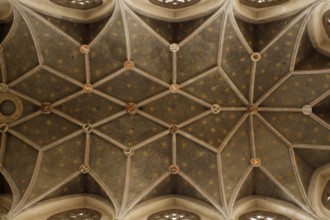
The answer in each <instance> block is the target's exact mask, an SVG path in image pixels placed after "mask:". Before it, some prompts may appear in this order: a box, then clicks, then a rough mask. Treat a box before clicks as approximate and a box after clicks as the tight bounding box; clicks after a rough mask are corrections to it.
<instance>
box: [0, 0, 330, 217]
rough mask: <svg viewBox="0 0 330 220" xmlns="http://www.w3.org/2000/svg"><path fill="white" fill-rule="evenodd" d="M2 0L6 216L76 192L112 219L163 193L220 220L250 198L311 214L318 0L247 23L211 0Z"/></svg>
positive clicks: (325, 152)
mask: <svg viewBox="0 0 330 220" xmlns="http://www.w3.org/2000/svg"><path fill="white" fill-rule="evenodd" d="M9 2H10V4H11V6H12V10H13V17H12V19H8V18H7V19H6V22H4V23H3V24H1V26H0V30H1V32H0V40H1V41H2V43H1V47H0V48H1V49H0V64H1V70H0V73H1V76H2V77H1V78H0V83H1V84H0V90H1V93H0V102H1V109H0V111H1V114H0V124H1V128H0V131H1V148H0V164H1V168H2V169H1V173H2V175H3V177H2V180H1V182H2V183H3V184H2V186H5V182H8V185H9V186H7V187H2V189H3V190H2V193H8V194H12V195H13V196H12V201H13V206H12V208H11V210H10V211H9V214H10V215H11V216H15V215H17V214H19V213H21V212H22V211H24V210H26V209H28V208H31V207H33V206H35V205H36V204H38V203H39V202H41V201H46V200H48V199H51V198H58V197H61V196H65V195H73V194H85V193H86V194H94V195H97V196H100V197H102V198H103V199H105V200H106V201H108V203H109V204H110V205H111V206H113V208H114V209H115V211H116V217H118V218H119V219H125V216H126V215H127V214H128V213H129V212H130V210H132V209H133V208H134V207H136V206H137V205H138V204H141V203H143V202H145V201H149V200H151V199H154V198H158V197H160V196H165V195H172V196H185V197H189V198H193V199H196V200H199V201H202V202H204V203H205V204H207V205H208V206H210V207H213V209H215V210H216V211H217V212H219V214H221V215H222V216H223V217H224V219H231V217H232V214H233V210H234V207H235V205H236V204H237V202H238V201H239V200H241V199H244V198H247V197H249V196H261V197H269V198H275V199H278V200H280V201H285V202H288V203H290V204H292V205H293V206H294V207H296V208H297V209H300V210H301V211H302V212H304V213H305V214H306V215H308V216H310V217H311V219H312V218H318V216H317V214H316V213H315V210H314V209H313V206H312V204H311V200H310V197H309V195H308V190H309V188H310V181H311V178H312V175H313V173H314V171H315V170H316V169H318V168H319V167H321V166H323V165H325V164H327V163H329V162H330V113H329V108H330V69H329V68H330V59H329V57H328V56H327V54H325V52H324V51H323V52H322V53H321V52H320V51H321V50H318V49H316V48H315V42H313V41H312V40H311V34H310V32H309V28H308V26H309V24H310V20H311V17H312V15H313V11H314V8H315V7H316V6H317V4H321V3H320V2H316V3H313V4H309V5H306V6H305V7H303V8H301V9H299V10H293V11H291V12H290V13H288V14H287V15H281V16H276V17H274V18H272V19H266V20H263V21H258V22H253V21H251V19H246V18H245V17H244V16H243V14H240V13H239V12H238V11H237V10H235V9H234V3H233V1H223V3H222V4H221V5H220V6H219V7H218V8H217V9H216V10H215V11H210V12H209V13H208V14H205V13H202V14H201V15H200V16H199V17H194V18H189V19H186V20H185V21H176V22H174V21H168V20H167V21H166V20H160V19H157V18H154V17H150V16H149V15H148V14H147V13H146V14H143V13H142V12H141V11H139V10H137V11H135V10H134V9H135V8H134V7H131V6H130V3H127V2H126V1H123V0H118V1H115V3H114V8H113V10H109V11H108V13H107V14H104V15H103V16H102V17H99V18H98V19H94V20H93V21H89V22H88V23H86V22H85V23H82V22H81V21H77V20H72V19H71V20H70V19H60V18H59V17H58V16H55V15H52V14H51V13H50V12H48V13H46V12H45V11H43V10H38V9H37V8H35V7H32V6H29V5H26V4H23V3H21V2H20V1H15V0H9ZM242 2H243V1H242ZM284 2H286V1H284ZM196 4H198V3H196ZM235 4H237V2H236V3H235ZM240 4H242V3H240ZM277 4H278V3H277ZM101 7H102V6H101ZM157 7H159V6H157ZM245 7H247V6H245ZM274 7H275V6H274ZM277 7H278V6H277ZM325 26H326V25H325Z"/></svg>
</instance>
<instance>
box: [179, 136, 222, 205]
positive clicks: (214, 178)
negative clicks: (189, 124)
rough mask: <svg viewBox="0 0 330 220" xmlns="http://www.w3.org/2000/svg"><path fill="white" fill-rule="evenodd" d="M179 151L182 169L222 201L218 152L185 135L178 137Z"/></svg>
mask: <svg viewBox="0 0 330 220" xmlns="http://www.w3.org/2000/svg"><path fill="white" fill-rule="evenodd" d="M177 152H178V156H177V163H178V166H179V167H180V170H182V171H183V172H184V173H186V174H187V175H188V176H190V177H191V178H192V179H193V180H194V181H195V182H196V183H197V184H198V185H199V186H200V187H201V188H203V189H204V190H205V191H206V192H207V193H208V194H209V195H210V196H212V197H213V198H214V199H215V200H217V201H218V202H219V203H221V194H220V184H219V178H218V175H217V173H218V163H217V156H216V154H214V153H213V152H211V151H209V150H207V149H206V148H203V147H202V146H200V145H198V144H196V143H194V142H192V141H190V140H188V139H186V138H183V137H178V141H177ZM191 158H194V160H191Z"/></svg>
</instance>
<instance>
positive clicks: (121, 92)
mask: <svg viewBox="0 0 330 220" xmlns="http://www.w3.org/2000/svg"><path fill="white" fill-rule="evenodd" d="M99 89H100V90H101V91H103V92H105V93H107V94H109V95H111V96H114V97H116V98H119V99H120V100H123V101H125V102H134V103H137V102H140V101H142V100H144V99H146V98H149V97H151V96H152V95H155V94H157V93H159V92H161V91H164V90H167V88H165V87H163V86H161V85H159V84H157V83H155V82H153V81H151V80H149V79H147V78H145V77H143V76H141V75H139V74H137V73H135V72H133V71H126V72H124V73H123V74H121V75H120V76H118V77H116V78H115V79H113V80H110V81H109V82H107V83H105V84H103V85H102V86H100V87H99Z"/></svg>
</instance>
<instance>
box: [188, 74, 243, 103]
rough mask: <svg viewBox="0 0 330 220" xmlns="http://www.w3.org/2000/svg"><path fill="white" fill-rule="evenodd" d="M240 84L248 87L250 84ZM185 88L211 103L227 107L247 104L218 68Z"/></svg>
mask: <svg viewBox="0 0 330 220" xmlns="http://www.w3.org/2000/svg"><path fill="white" fill-rule="evenodd" d="M240 86H241V87H243V86H244V87H248V84H247V83H245V84H241V85H240ZM183 90H186V91H188V92H189V93H191V94H192V95H195V96H196V97H198V98H200V99H202V100H204V101H207V102H209V103H210V104H216V103H217V104H219V105H221V106H225V107H228V106H230V107H238V106H245V105H244V103H243V102H242V101H241V100H240V99H239V98H238V96H237V95H236V94H235V92H234V91H233V89H232V88H231V87H230V86H229V84H228V83H227V82H226V80H225V79H224V77H223V76H222V75H221V74H220V72H219V71H218V70H214V71H212V72H211V73H210V74H208V75H207V76H205V77H203V78H202V79H199V80H198V81H196V82H194V83H192V84H191V85H188V86H187V87H184V88H183Z"/></svg>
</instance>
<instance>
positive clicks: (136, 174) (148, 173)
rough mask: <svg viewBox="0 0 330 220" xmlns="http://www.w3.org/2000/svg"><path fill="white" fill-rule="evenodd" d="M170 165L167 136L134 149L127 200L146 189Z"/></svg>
mask: <svg viewBox="0 0 330 220" xmlns="http://www.w3.org/2000/svg"><path fill="white" fill-rule="evenodd" d="M170 165H171V141H170V138H169V137H168V136H167V137H164V138H162V139H160V140H158V141H156V142H154V143H151V144H148V145H147V146H145V147H143V148H142V149H140V150H138V151H136V152H135V154H134V156H133V158H132V167H131V181H130V193H129V196H128V201H129V202H132V201H133V200H134V199H135V198H136V197H137V196H138V195H139V194H140V193H142V192H143V190H146V189H148V188H149V187H150V185H151V184H153V183H154V181H156V180H157V179H158V178H159V177H161V175H163V174H165V173H166V172H167V171H168V168H169V166H170Z"/></svg>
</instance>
